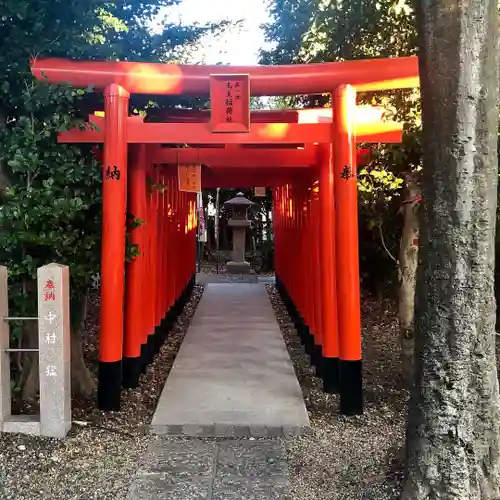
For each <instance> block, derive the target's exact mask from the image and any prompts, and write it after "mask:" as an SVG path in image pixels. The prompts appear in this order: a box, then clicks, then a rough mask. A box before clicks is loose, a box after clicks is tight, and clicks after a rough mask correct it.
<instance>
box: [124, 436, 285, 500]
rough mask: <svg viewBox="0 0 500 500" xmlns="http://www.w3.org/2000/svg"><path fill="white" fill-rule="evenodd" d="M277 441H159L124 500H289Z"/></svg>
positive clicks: (281, 449) (141, 467)
mask: <svg viewBox="0 0 500 500" xmlns="http://www.w3.org/2000/svg"><path fill="white" fill-rule="evenodd" d="M291 498H292V496H291V492H290V483H289V477H288V466H287V463H286V451H285V449H284V446H283V445H282V444H281V442H280V441H279V440H278V439H267V440H254V441H252V440H218V441H217V440H215V439H212V440H202V439H181V438H177V439H176V438H156V439H155V440H154V442H152V443H151V444H150V445H149V448H148V451H147V453H146V456H145V457H144V459H143V460H142V462H141V464H140V468H139V472H138V473H137V476H136V478H135V480H134V483H133V485H132V488H131V490H130V492H129V494H128V496H127V499H126V500H153V499H154V500H290V499H291Z"/></svg>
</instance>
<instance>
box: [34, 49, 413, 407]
mask: <svg viewBox="0 0 500 500" xmlns="http://www.w3.org/2000/svg"><path fill="white" fill-rule="evenodd" d="M32 72H33V74H34V75H35V76H36V77H37V78H38V79H40V80H45V81H48V82H51V83H70V84H72V85H73V86H74V87H79V88H86V87H88V86H89V85H93V86H94V87H95V88H97V89H99V90H101V91H102V92H103V93H104V101H105V110H104V115H103V114H102V113H97V114H96V115H92V116H91V117H90V120H89V121H90V122H92V123H94V124H95V125H96V127H89V128H88V129H87V130H83V131H82V130H72V131H69V132H64V133H62V134H61V135H60V138H59V140H60V142H68V143H96V144H97V143H103V144H104V152H103V158H102V170H103V233H102V262H101V287H102V288H101V318H100V341H99V380H98V405H99V407H100V408H101V409H103V410H118V409H119V408H120V394H121V388H122V386H123V387H136V386H137V385H138V384H139V376H140V374H141V372H142V371H143V370H144V369H145V367H146V365H147V364H148V363H150V362H151V361H152V359H153V358H154V355H155V352H157V351H158V349H159V347H160V346H161V344H162V342H163V341H164V339H165V336H166V334H167V332H168V330H169V329H170V328H171V326H172V324H173V322H174V321H175V319H176V317H177V316H178V315H179V314H180V312H181V311H182V308H183V307H184V305H185V303H186V301H187V299H188V297H189V295H190V293H191V291H192V288H193V286H194V283H195V272H196V226H197V214H196V194H195V193H189V192H185V191H181V190H180V189H179V179H178V165H180V164H198V165H203V169H202V186H203V187H204V188H214V187H238V188H244V187H255V186H265V187H269V188H272V189H273V220H274V232H275V233H274V238H275V269H276V281H277V286H278V288H279V290H280V293H281V294H282V296H283V298H284V300H285V303H286V304H287V306H288V308H289V310H290V311H291V313H292V314H293V317H294V320H295V324H296V326H297V329H298V332H299V334H300V335H301V338H302V340H303V342H304V344H305V346H306V350H307V352H308V353H309V354H310V355H311V360H312V362H313V363H314V364H315V366H316V373H317V375H318V376H320V377H322V379H323V381H324V390H325V391H326V392H328V393H334V392H339V393H340V407H341V408H340V409H341V412H342V413H343V414H346V415H353V414H360V413H361V412H362V411H363V397H362V361H361V360H362V355H361V320H360V283H359V263H358V261H359V258H358V218H357V212H358V207H357V181H356V179H357V175H356V172H357V170H356V165H357V160H358V161H362V160H363V157H364V155H365V154H366V150H364V151H357V150H356V146H357V144H359V143H374V142H399V141H400V140H401V134H402V127H401V125H400V124H398V123H395V122H391V121H385V120H383V116H382V115H383V113H384V110H383V109H381V108H377V107H371V106H356V94H357V92H359V91H377V90H384V89H396V88H415V87H418V86H419V80H418V61H417V58H416V57H408V58H394V59H375V60H362V61H348V62H340V63H326V64H311V65H293V66H258V67H224V66H182V65H175V64H152V63H132V62H95V61H92V62H83V61H69V60H62V59H37V60H34V61H33V62H32ZM237 89H238V90H237ZM133 93H137V94H170V95H179V94H185V95H195V96H208V95H209V94H211V111H210V112H203V111H186V110H184V111H181V110H170V111H168V110H167V111H164V112H163V115H162V116H160V117H159V119H157V120H155V122H154V123H152V122H149V121H148V120H147V119H146V120H143V119H142V118H140V117H138V116H129V98H130V94H133ZM314 93H331V96H332V108H329V109H320V110H281V111H260V112H259V111H255V112H250V111H249V101H250V95H253V96H263V95H264V96H270V95H294V94H314ZM184 145H190V147H188V148H186V147H183V146H184ZM151 184H153V185H162V186H165V189H154V188H153V189H151ZM127 213H128V214H132V215H133V216H134V217H137V218H138V219H140V220H142V221H144V222H145V223H144V224H141V225H139V226H138V227H134V228H132V229H129V230H130V232H131V234H130V237H131V241H132V243H134V244H136V245H138V246H139V249H140V255H139V256H138V257H136V258H135V259H133V260H132V261H131V262H128V263H126V261H125V249H126V232H127Z"/></svg>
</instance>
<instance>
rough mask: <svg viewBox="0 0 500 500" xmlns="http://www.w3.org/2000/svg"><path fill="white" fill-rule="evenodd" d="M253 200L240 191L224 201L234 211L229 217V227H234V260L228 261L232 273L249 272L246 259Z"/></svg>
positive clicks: (229, 271)
mask: <svg viewBox="0 0 500 500" xmlns="http://www.w3.org/2000/svg"><path fill="white" fill-rule="evenodd" d="M253 205H254V203H253V201H250V200H247V199H246V198H245V197H244V196H243V193H238V194H237V195H236V196H235V197H234V198H232V199H231V200H229V201H226V203H224V206H226V207H229V208H231V209H232V211H233V214H232V215H233V216H232V217H231V219H229V227H232V228H233V260H232V261H230V262H228V263H227V271H228V273H231V274H247V273H249V272H250V264H249V263H248V262H246V261H245V244H246V229H247V228H249V227H250V226H251V224H252V223H251V221H250V220H248V210H249V208H250V207H251V206H253Z"/></svg>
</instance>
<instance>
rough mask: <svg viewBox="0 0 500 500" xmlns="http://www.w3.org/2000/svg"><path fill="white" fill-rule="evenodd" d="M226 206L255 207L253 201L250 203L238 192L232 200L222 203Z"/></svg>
mask: <svg viewBox="0 0 500 500" xmlns="http://www.w3.org/2000/svg"><path fill="white" fill-rule="evenodd" d="M224 205H225V206H226V205H227V206H233V207H234V206H240V207H241V206H246V207H251V206H252V205H255V203H254V202H253V201H250V200H249V199H247V198H245V196H244V195H243V193H242V192H239V193H237V194H236V196H235V197H234V198H231V199H230V200H228V201H226V202H225V203H224Z"/></svg>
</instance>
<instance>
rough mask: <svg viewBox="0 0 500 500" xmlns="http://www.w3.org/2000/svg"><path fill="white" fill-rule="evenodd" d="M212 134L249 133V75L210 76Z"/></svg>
mask: <svg viewBox="0 0 500 500" xmlns="http://www.w3.org/2000/svg"><path fill="white" fill-rule="evenodd" d="M210 101H211V126H212V132H249V131H250V77H249V75H237V74H236V75H210Z"/></svg>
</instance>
